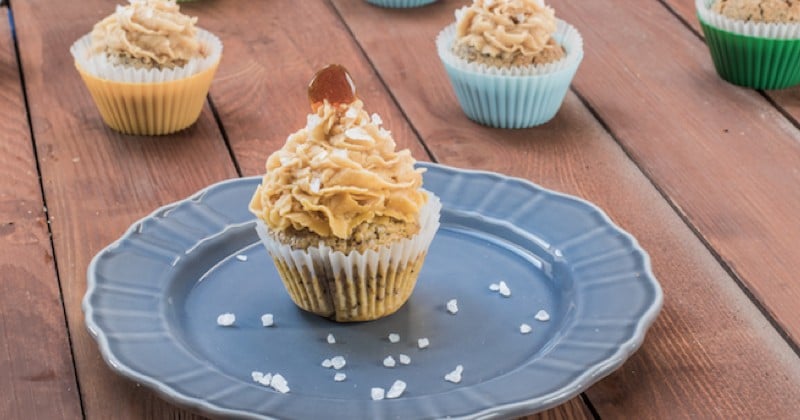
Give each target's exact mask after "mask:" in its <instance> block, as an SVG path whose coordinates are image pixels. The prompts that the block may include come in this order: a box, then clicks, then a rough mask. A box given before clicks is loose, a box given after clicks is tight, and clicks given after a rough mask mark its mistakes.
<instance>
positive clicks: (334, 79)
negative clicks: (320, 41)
mask: <svg viewBox="0 0 800 420" xmlns="http://www.w3.org/2000/svg"><path fill="white" fill-rule="evenodd" d="M325 99H327V100H328V102H329V103H331V104H332V105H339V104H349V103H352V102H353V101H355V100H356V85H355V83H353V78H351V77H350V73H348V72H347V69H346V68H344V66H341V65H339V64H330V65H328V66H326V67H325V68H323V69H322V70H320V71H318V72H317V73H316V74H315V75H314V77H313V78H312V79H311V82H310V83H309V84H308V102H309V103H310V104H311V109H312V110H314V112H316V111H317V109H319V107H320V106H322V104H323V103H324V101H325Z"/></svg>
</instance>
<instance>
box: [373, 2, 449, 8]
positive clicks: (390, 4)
mask: <svg viewBox="0 0 800 420" xmlns="http://www.w3.org/2000/svg"><path fill="white" fill-rule="evenodd" d="M435 1H436V0H367V3H370V4H374V5H376V6H380V7H389V8H394V9H407V8H411V7H420V6H425V5H426V4H431V3H433V2H435Z"/></svg>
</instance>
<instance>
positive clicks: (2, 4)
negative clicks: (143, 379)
mask: <svg viewBox="0 0 800 420" xmlns="http://www.w3.org/2000/svg"><path fill="white" fill-rule="evenodd" d="M20 1H21V0H20ZM0 8H2V9H5V10H6V18H7V19H8V22H9V24H10V26H11V28H10V30H11V31H10V32H11V43H12V46H13V47H14V59H15V60H16V63H17V76H18V77H19V83H20V90H21V91H22V101H23V105H24V107H25V119H26V123H27V126H28V134H29V135H30V139H31V143H30V145H31V151H32V153H33V160H34V164H35V166H36V178H37V180H38V182H37V184H38V186H39V193H40V194H41V197H42V205H43V208H42V210H43V212H44V217H45V221H46V225H47V239H48V244H49V248H50V252H51V254H52V255H53V271H54V273H53V274H54V276H55V278H56V285H57V286H58V303H59V305H60V306H61V317H62V318H63V320H64V327H65V328H66V331H65V332H66V335H67V343H68V345H69V357H70V360H71V361H72V381H73V382H74V383H75V391H76V393H77V395H78V405H79V407H80V410H81V417H82V418H84V419H85V418H86V410H85V408H84V405H83V393H82V391H81V383H80V381H79V380H78V367H77V364H76V361H75V349H74V344H73V342H72V330H71V327H70V324H69V318H68V317H67V307H66V303H65V300H64V290H63V288H62V287H61V275H60V271H59V267H58V258H57V257H56V252H55V243H54V242H53V230H52V227H51V225H50V212H49V210H48V206H47V195H46V194H45V188H44V183H43V182H44V180H43V177H42V168H41V166H40V165H39V152H38V150H37V148H36V137H35V135H34V133H33V124H32V122H31V112H30V109H31V108H30V104H29V102H28V90H27V86H26V84H25V73H24V71H23V66H22V60H21V58H20V53H19V42H18V39H17V30H16V26H15V23H14V12H13V9H12V8H11V4H10V2H8V1H6V0H0Z"/></svg>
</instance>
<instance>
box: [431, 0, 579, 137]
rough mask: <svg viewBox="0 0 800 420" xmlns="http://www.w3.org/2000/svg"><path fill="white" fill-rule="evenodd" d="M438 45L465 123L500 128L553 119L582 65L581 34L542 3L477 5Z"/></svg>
mask: <svg viewBox="0 0 800 420" xmlns="http://www.w3.org/2000/svg"><path fill="white" fill-rule="evenodd" d="M436 46H437V50H438V53H439V57H440V58H441V59H442V62H443V63H444V66H445V70H447V74H448V76H449V77H450V81H451V83H452V85H453V88H454V89H455V92H456V96H457V97H458V101H459V103H460V104H461V107H462V109H463V110H464V113H466V114H467V117H469V118H470V119H472V120H474V121H477V122H479V123H481V124H485V125H489V126H492V127H501V128H523V127H532V126H536V125H540V124H543V123H545V122H547V121H549V120H550V119H552V118H553V117H554V116H555V114H556V113H557V112H558V109H559V108H560V107H561V103H562V102H563V101H564V96H565V95H566V93H567V90H568V89H569V85H570V83H571V82H572V78H573V77H574V76H575V72H576V71H577V69H578V65H579V64H580V62H581V60H582V59H583V39H582V38H581V36H580V34H579V33H578V31H577V30H576V29H575V28H574V27H572V26H571V25H569V24H567V23H566V22H564V21H562V20H559V19H556V18H555V13H554V11H553V9H552V8H550V7H548V6H545V5H544V4H543V3H541V2H540V1H537V0H494V1H489V0H474V1H473V3H472V5H470V6H467V7H464V8H462V9H460V10H457V11H456V23H454V24H452V25H450V26H448V27H446V28H445V29H444V30H443V31H442V32H441V33H439V36H438V37H437V39H436Z"/></svg>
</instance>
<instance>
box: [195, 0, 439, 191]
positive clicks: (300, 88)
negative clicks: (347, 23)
mask: <svg viewBox="0 0 800 420" xmlns="http://www.w3.org/2000/svg"><path fill="white" fill-rule="evenodd" d="M182 7H183V10H185V11H186V12H187V13H190V14H195V15H197V16H199V18H200V21H199V24H200V25H201V26H204V27H207V28H209V30H211V31H212V32H214V33H216V34H218V35H219V36H220V37H221V38H222V39H223V40H224V42H225V65H224V66H223V67H222V68H220V70H219V74H218V78H217V81H216V83H215V84H214V86H213V87H212V89H211V97H212V100H213V101H214V104H215V105H216V107H217V111H218V113H219V115H220V117H221V119H222V121H223V122H224V126H225V130H226V132H227V134H228V138H229V140H230V143H231V147H232V148H233V151H234V153H235V155H236V159H237V161H238V162H239V165H240V167H241V168H242V171H243V172H244V173H245V174H246V175H257V174H261V173H263V172H264V163H265V161H266V158H267V156H268V155H269V154H270V153H272V152H273V151H274V150H276V149H278V148H280V147H281V146H282V145H283V144H284V142H285V141H286V137H287V136H288V135H289V134H291V133H293V132H295V131H297V130H298V129H299V128H301V127H304V126H305V124H306V120H305V118H306V114H308V112H310V108H309V104H308V100H307V99H306V86H308V82H309V80H310V79H311V77H312V76H313V75H314V72H316V71H317V70H318V69H320V68H322V67H324V66H325V65H327V64H330V63H340V64H342V65H344V66H345V67H347V69H348V70H349V71H350V73H351V75H352V76H353V79H354V81H355V83H356V85H357V89H358V95H359V97H360V98H361V99H362V100H363V101H364V107H365V109H366V110H367V111H369V112H370V113H372V112H375V113H378V114H379V115H381V117H382V119H383V121H384V125H385V126H386V127H390V128H391V130H392V134H393V135H394V138H395V140H396V141H397V143H398V146H399V147H401V148H410V149H411V152H412V153H413V154H414V156H416V157H418V158H420V159H425V158H426V153H425V150H424V149H423V148H422V146H421V144H420V143H419V141H418V140H417V138H416V136H415V135H414V133H413V132H412V131H411V129H410V127H409V125H408V123H407V122H406V121H405V118H404V117H403V115H402V114H401V113H400V111H399V110H398V109H397V107H396V106H395V105H394V104H393V102H392V99H391V97H390V96H389V95H388V94H387V92H386V91H385V89H384V88H383V86H382V85H381V83H380V80H379V79H378V78H377V77H376V76H375V73H374V72H373V71H372V69H371V67H370V66H369V63H368V61H367V60H366V59H365V58H364V57H363V55H362V54H361V52H360V51H359V49H358V46H357V45H356V44H355V42H353V41H352V37H351V36H350V34H349V33H348V32H347V29H346V28H345V27H344V26H343V25H342V24H341V22H340V21H339V19H338V18H337V16H336V14H335V12H334V11H333V10H332V8H331V6H330V5H329V4H327V2H320V1H310V2H297V1H292V0H280V1H277V0H275V1H264V2H256V3H253V4H249V5H248V7H247V13H242V11H241V10H240V9H241V7H240V6H238V3H237V0H227V1H215V2H197V3H186V4H185V5H183V6H182ZM234 21H235V22H236V25H232V24H231V22H234Z"/></svg>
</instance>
